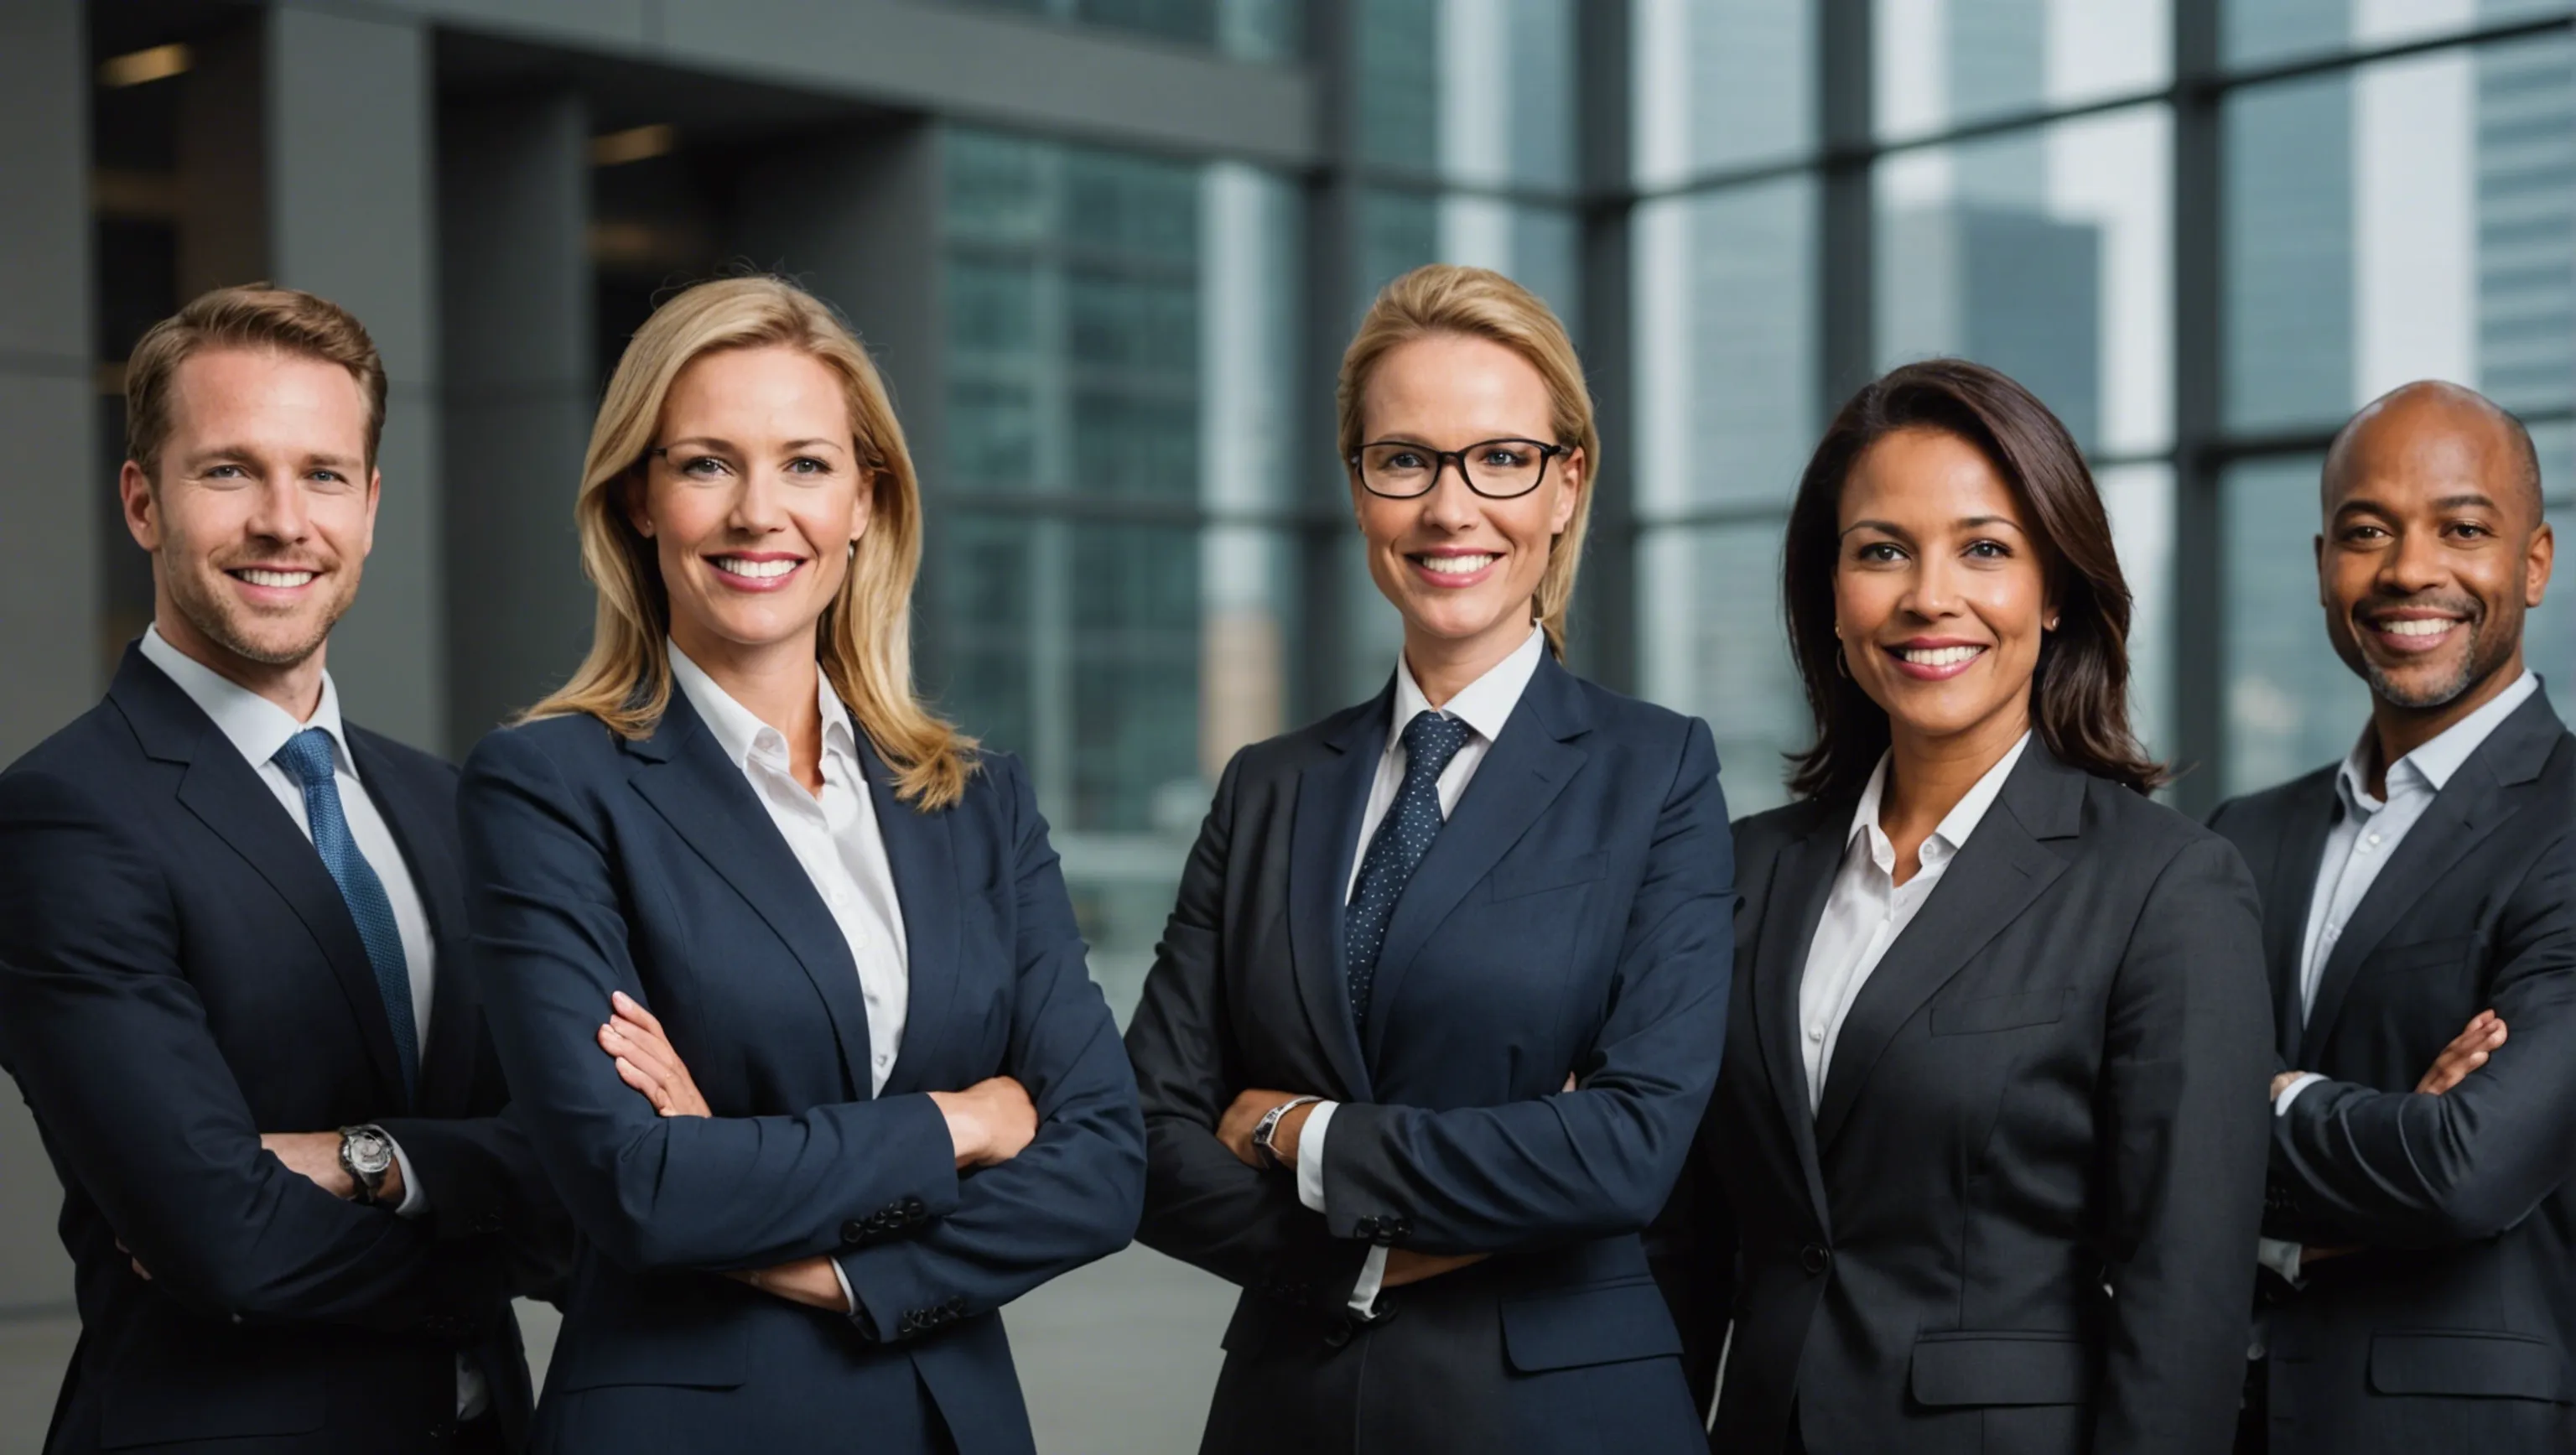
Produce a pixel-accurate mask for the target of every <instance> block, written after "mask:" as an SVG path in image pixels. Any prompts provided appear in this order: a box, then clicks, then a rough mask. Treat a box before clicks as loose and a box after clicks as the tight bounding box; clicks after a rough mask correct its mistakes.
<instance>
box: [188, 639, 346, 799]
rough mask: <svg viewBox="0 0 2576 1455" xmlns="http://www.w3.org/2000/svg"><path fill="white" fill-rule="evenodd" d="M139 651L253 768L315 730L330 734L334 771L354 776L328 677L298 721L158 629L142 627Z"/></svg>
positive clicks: (336, 692)
mask: <svg viewBox="0 0 2576 1455" xmlns="http://www.w3.org/2000/svg"><path fill="white" fill-rule="evenodd" d="M142 651H143V657H144V660H146V661H148V662H150V663H151V664H152V665H153V666H155V667H158V668H160V669H161V674H162V675H163V676H165V677H168V678H169V679H170V680H171V681H172V682H174V683H176V684H178V687H179V690H180V691H182V692H184V693H186V694H188V700H189V701H190V702H193V703H195V704H197V710H198V711H200V712H203V713H204V714H205V715H206V716H208V717H210V718H212V719H214V723H215V729H216V730H217V731H218V732H221V733H222V734H223V735H224V738H225V740H226V741H228V742H230V743H231V744H232V745H233V748H234V750H235V751H236V752H239V753H240V754H241V755H242V756H243V757H244V758H247V759H249V760H250V765H251V766H252V767H254V768H256V767H259V766H260V765H262V764H264V763H266V762H267V761H268V760H269V759H271V758H274V757H276V756H277V750H278V749H280V748H282V747H285V746H286V740H287V739H289V738H291V737H294V736H295V735H296V734H297V733H300V732H302V731H304V730H305V729H307V728H320V729H322V731H324V732H326V733H329V734H330V735H331V762H332V766H333V768H334V769H336V770H337V771H339V772H342V773H346V774H348V775H349V776H350V777H351V778H356V777H357V776H358V763H357V760H356V759H355V758H353V757H351V756H350V754H349V738H348V734H347V733H346V732H345V731H344V730H343V729H342V727H341V724H340V689H339V687H338V686H337V685H335V684H334V683H333V682H332V681H331V674H330V673H328V672H325V673H323V674H322V701H321V704H320V705H319V706H317V707H315V708H314V709H313V716H312V718H311V719H310V720H309V721H306V722H297V721H296V720H295V714H293V713H291V712H288V711H287V710H286V709H285V708H282V707H280V706H278V705H277V704H276V703H274V702H271V701H269V700H268V699H267V698H265V697H262V696H260V695H259V694H258V693H256V692H253V691H251V690H250V689H249V688H247V687H244V686H243V685H241V684H240V683H238V682H235V681H234V680H232V679H231V678H229V677H226V676H224V675H223V674H222V673H220V672H217V671H216V670H215V669H214V668H212V667H209V666H207V665H206V664H205V663H203V662H200V661H198V660H197V659H196V658H194V657H191V656H189V655H188V654H187V653H185V652H183V651H180V650H179V649H178V648H177V647H174V646H172V645H170V639H169V638H167V637H165V636H163V635H161V628H160V627H159V626H158V625H154V626H148V627H145V628H144V629H143V642H142Z"/></svg>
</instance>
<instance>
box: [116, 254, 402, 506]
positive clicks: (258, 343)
mask: <svg viewBox="0 0 2576 1455" xmlns="http://www.w3.org/2000/svg"><path fill="white" fill-rule="evenodd" d="M207 349H268V350H274V351H276V352H278V353H285V354H299V355H302V356H304V357H306V358H311V359H319V360H321V361H323V362H324V363H329V364H337V365H339V366H340V367H341V368H343V369H346V370H348V371H349V375H350V377H351V378H353V379H356V380H357V381H358V388H359V389H360V390H361V391H363V392H364V393H365V394H366V396H367V465H368V468H370V469H372V468H374V466H375V463H376V445H377V442H378V441H380V440H381V439H382V438H383V437H384V432H385V365H384V360H382V359H380V358H378V357H376V343H375V340H373V339H371V338H369V337H367V329H366V326H365V325H364V324H361V323H360V322H358V320H357V316H356V315H354V314H352V313H350V312H349V310H347V309H345V308H342V307H341V306H340V305H339V304H337V303H334V302H332V301H331V300H330V299H328V298H317V297H315V296H314V295H312V294H310V293H304V292H299V291H298V290H296V289H293V288H278V287H272V286H271V285H269V284H267V283H244V284H242V285H241V286H239V287H237V288H217V289H215V290H213V291H212V292H207V293H200V294H198V295H197V296H196V297H195V298H194V299H191V300H190V301H189V303H188V306H187V307H185V308H182V309H180V310H179V311H178V312H177V313H174V314H172V315H170V316H169V317H168V318H165V319H163V320H161V321H160V322H159V323H156V324H154V325H152V327H150V328H149V329H146V330H145V331H144V334H143V337H142V338H141V339H140V340H138V341H137V342H136V343H135V345H134V352H133V353H132V354H131V355H129V356H128V357H127V359H126V361H125V455H126V458H127V459H130V460H132V461H133V462H134V463H135V464H137V465H140V466H142V467H143V473H144V475H145V476H146V477H152V478H157V477H158V475H159V472H160V468H161V446H162V445H164V444H166V443H168V442H169V439H170V384H171V381H172V380H173V379H175V378H177V377H178V373H179V366H180V365H181V364H184V363H186V362H187V361H188V360H189V359H191V358H193V357H195V356H196V355H197V354H199V353H202V352H204V351H205V350H207Z"/></svg>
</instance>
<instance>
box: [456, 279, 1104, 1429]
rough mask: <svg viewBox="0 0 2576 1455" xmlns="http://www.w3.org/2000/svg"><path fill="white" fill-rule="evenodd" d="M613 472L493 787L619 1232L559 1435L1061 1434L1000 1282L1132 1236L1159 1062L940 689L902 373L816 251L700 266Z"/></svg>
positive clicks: (490, 771) (545, 1085)
mask: <svg viewBox="0 0 2576 1455" xmlns="http://www.w3.org/2000/svg"><path fill="white" fill-rule="evenodd" d="M578 511H579V518H580V522H581V528H582V537H583V552H584V557H585V561H586V564H587V566H588V568H589V572H590V575H591V578H592V580H593V581H594V582H595V583H597V585H598V587H599V598H600V606H599V625H598V635H597V639H596V641H595V643H594V645H593V648H592V651H591V655H590V658H589V660H588V661H587V662H585V663H584V664H583V666H582V668H581V670H580V672H579V673H578V674H577V675H576V676H575V677H574V679H573V681H572V682H571V683H570V684H569V685H568V686H566V687H565V688H564V689H563V690H562V691H561V692H559V693H557V694H556V695H555V696H554V697H552V698H550V699H548V700H547V701H546V702H545V703H543V704H540V705H539V707H538V708H537V709H536V710H535V711H534V712H533V713H532V714H531V717H530V720H529V721H527V722H526V723H524V724H523V725H521V726H518V727H515V728H510V729H506V730H504V731H501V732H498V733H495V734H493V735H492V736H491V737H489V738H486V739H485V740H484V742H483V744H482V746H481V747H479V748H478V749H476V751H475V753H474V756H473V759H472V761H471V762H470V763H469V765H468V766H467V769H466V774H465V783H464V788H463V795H462V800H461V804H460V814H461V816H462V819H463V827H464V838H465V845H466V857H467V859H468V862H469V865H470V869H471V881H472V882H471V895H472V912H473V917H474V928H475V932H476V944H477V948H478V951H479V955H480V964H481V970H482V973H483V975H484V979H485V986H484V988H485V993H486V994H487V996H488V997H489V999H490V1002H491V1015H492V1021H493V1030H494V1035H495V1038H496V1040H497V1041H498V1043H499V1048H500V1052H501V1059H502V1061H503V1063H504V1065H505V1066H506V1067H507V1069H508V1071H509V1073H510V1076H511V1082H512V1085H513V1087H514V1088H515V1089H516V1090H517V1092H518V1096H517V1098H516V1101H515V1104H514V1108H513V1110H514V1111H516V1112H518V1113H519V1114H520V1115H522V1116H524V1117H525V1118H526V1120H527V1122H528V1125H529V1127H530V1130H531V1132H532V1134H533V1136H534V1138H535V1140H536V1143H537V1145H538V1147H539V1149H540V1150H541V1151H542V1152H543V1153H544V1154H545V1157H546V1160H547V1164H548V1166H549V1168H550V1169H551V1171H552V1173H553V1175H554V1178H555V1182H556V1185H557V1187H558V1188H559V1189H560V1191H561V1192H562V1194H563V1198H564V1201H565V1203H566V1204H567V1205H568V1206H569V1207H570V1209H571V1211H572V1215H573V1218H574V1220H575V1222H576V1223H577V1224H578V1225H579V1227H580V1229H581V1231H582V1232H583V1234H585V1236H586V1240H587V1246H586V1248H585V1249H584V1252H583V1255H582V1258H581V1261H580V1264H579V1267H578V1271H577V1273H576V1279H575V1284H574V1289H573V1295H572V1301H571V1304H570V1307H569V1309H568V1310H567V1312H566V1315H565V1319H564V1325H563V1332H562V1335H561V1340H560V1342H559V1343H558V1344H557V1346H556V1349H555V1354H554V1360H553V1364H552V1367H551V1368H550V1370H549V1371H548V1375H547V1380H546V1389H545V1394H544V1398H543V1400H542V1401H541V1403H540V1406H539V1410H538V1423H537V1439H536V1445H537V1448H538V1449H540V1450H547V1451H579V1452H587V1451H594V1450H614V1451H618V1452H620V1455H635V1452H639V1451H653V1450H670V1451H690V1452H697V1451H709V1450H726V1449H732V1450H767V1449H806V1448H811V1449H819V1448H838V1449H847V1448H864V1449H867V1450H871V1451H896V1452H916V1451H918V1452H931V1451H946V1450H956V1451H962V1452H966V1455H978V1452H1026V1451H1029V1450H1031V1449H1032V1448H1033V1446H1032V1441H1031V1438H1030V1433H1029V1427H1028V1418H1027V1414H1026V1411H1025V1409H1024V1408H1023V1406H1022V1403H1021V1399H1020V1391H1019V1386H1018V1382H1017V1379H1016V1377H1015V1375H1014V1373H1013V1370H1012V1365H1011V1355H1010V1349H1009V1347H1008V1345H1007V1343H1006V1342H1005V1341H1004V1338H1003V1334H1002V1325H1001V1322H1000V1320H999V1319H998V1318H997V1317H995V1311H996V1310H997V1309H999V1308H1000V1307H1001V1306H1002V1305H1003V1304H1005V1303H1008V1302H1009V1301H1010V1300H1012V1299H1013V1298H1016V1297H1018V1296H1019V1295H1021V1294H1023V1293H1026V1292H1028V1291H1029V1290H1030V1289H1032V1288H1035V1287H1037V1286H1038V1285H1039V1284H1041V1283H1043V1282H1045V1281H1046V1280H1048V1279H1050V1278H1052V1277H1054V1276H1056V1275H1057V1274H1060V1273H1063V1272H1065V1271H1066V1270H1068V1269H1071V1268H1073V1267H1076V1266H1078V1265H1079V1264H1082V1263H1084V1262H1087V1261H1089V1260H1091V1259H1094V1258H1098V1257H1100V1256H1102V1255H1103V1254H1106V1253H1109V1252H1111V1251H1113V1250H1115V1249H1117V1248H1119V1247H1120V1246H1122V1245H1124V1244H1125V1243H1126V1241H1127V1239H1128V1237H1129V1235H1130V1233H1131V1232H1132V1231H1133V1229H1134V1227H1135V1223H1136V1217H1137V1211H1138V1204H1139V1200H1140V1197H1141V1191H1142V1151H1141V1146H1140V1131H1139V1126H1138V1121H1137V1113H1136V1106H1135V1092H1134V1087H1133V1083H1132V1082H1131V1080H1130V1078H1129V1076H1128V1072H1127V1067H1126V1063H1125V1060H1124V1058H1123V1057H1121V1055H1120V1054H1119V1046H1118V1040H1117V1032H1116V1028H1115V1026H1114V1025H1113V1024H1112V1022H1111V1020H1110V1017H1109V1012H1108V1009H1107V1007H1106V1006H1105V1005H1104V1004H1103V1002H1102V1000H1101V997H1100V993H1099V992H1098V990H1097V989H1095V988H1094V987H1093V986H1092V984H1091V983H1090V980H1089V978H1088V976H1087V974H1086V972H1085V968H1084V952H1083V945H1082V942H1081V940H1080V939H1079V938H1078V937H1077V935H1076V933H1075V929H1074V922H1073V914H1072V911H1071V908H1070V905H1069V904H1068V902H1067V900H1066V897H1065V890H1064V883H1063V880H1062V878H1061V876H1060V875H1059V873H1058V871H1057V866H1056V856H1055V853H1054V851H1053V850H1052V849H1050V848H1049V847H1048V845H1047V832H1046V824H1045V823H1044V821H1043V820H1041V819H1040V818H1039V817H1038V813H1037V808H1036V805H1035V803H1034V801H1033V800H1032V798H1031V795H1030V792H1029V786H1028V782H1027V780H1026V779H1025V778H1024V777H1023V776H1022V774H1021V772H1020V768H1019V765H1018V764H1017V763H1016V762H1014V761H1012V760H1011V759H1008V758H1005V757H997V756H989V755H984V756H979V755H978V754H977V753H976V752H975V751H974V747H973V744H972V743H971V742H969V741H967V740H965V739H962V738H960V737H959V736H958V735H957V734H956V733H955V732H953V731H952V730H951V729H950V728H949V727H948V726H947V725H946V724H944V723H942V722H940V721H939V720H937V719H936V718H934V717H932V716H931V715H930V714H929V713H927V712H926V711H924V710H923V709H922V708H921V707H920V705H919V704H918V703H917V702H916V701H915V700H914V698H913V695H912V687H911V681H910V669H909V663H908V660H907V657H906V652H905V642H906V634H907V632H908V629H909V623H908V609H907V608H908V602H909V597H910V593H911V587H912V581H913V575H914V571H915V568H916V565H917V563H918V560H919V555H920V538H921V537H920V502H919V498H918V495H917V491H916V487H915V483H914V478H913V472H912V466H911V463H910V461H909V459H908V458H907V457H906V455H905V451H904V443H903V435H902V432H901V429H900V427H899V426H898V425H897V424H896V423H895V419H894V415H893V412H892V410H891V409H890V407H889V406H888V403H887V399H886V394H885V390H884V386H883V385H882V383H881V382H880V381H879V380H878V377H877V375H876V372H875V370H874V369H873V368H872V367H871V366H870V365H869V363H868V359H867V356H866V354H865V353H863V352H862V351H861V350H860V348H859V346H858V344H857V342H856V340H854V339H853V338H852V337H851V336H850V334H849V332H848V331H847V330H846V329H845V328H844V327H843V326H842V325H841V324H840V323H839V321H838V320H837V319H835V318H834V317H833V316H832V315H831V313H830V312H829V311H828V310H827V309H825V308H824V307H823V306H822V305H821V304H819V303H817V302H816V301H815V300H814V299H812V298H811V297H809V296H807V295H806V294H804V293H803V292H801V291H799V290H798V289H796V288H794V287H793V286H791V285H789V284H786V283H783V282H779V281H777V280H774V279H767V278H743V279H733V280H728V281H724V282H718V283H709V284H705V285H702V286H700V287H697V288H694V289H691V290H690V291H688V292H685V293H683V294H681V295H679V296H678V297H677V298H675V299H673V300H672V301H671V302H669V303H667V304H665V305H664V306H663V307H662V309H661V310H660V311H659V312H658V313H656V314H655V315H654V316H653V317H652V319H651V320H649V321H648V322H647V323H646V324H645V326H644V327H643V328H642V329H641V330H640V331H638V333H637V334H636V336H635V339H634V341H633V343H632V344H630V345H629V347H628V348H627V351H626V356H625V358H624V360H623V361H622V362H621V363H620V364H619V366H618V370H617V374H616V376H615V378H614V379H613V380H612V381H611V383H610V385H609V389H608V397H607V401H606V403H605V405H604V406H603V407H602V409H601V413H600V419H599V424H598V427H597V430H596V431H595V433H594V434H593V437H592V441H591V448H590V456H589V460H588V463H587V465H586V467H585V470H584V475H583V487H582V492H581V496H580V503H579V507H578Z"/></svg>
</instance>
